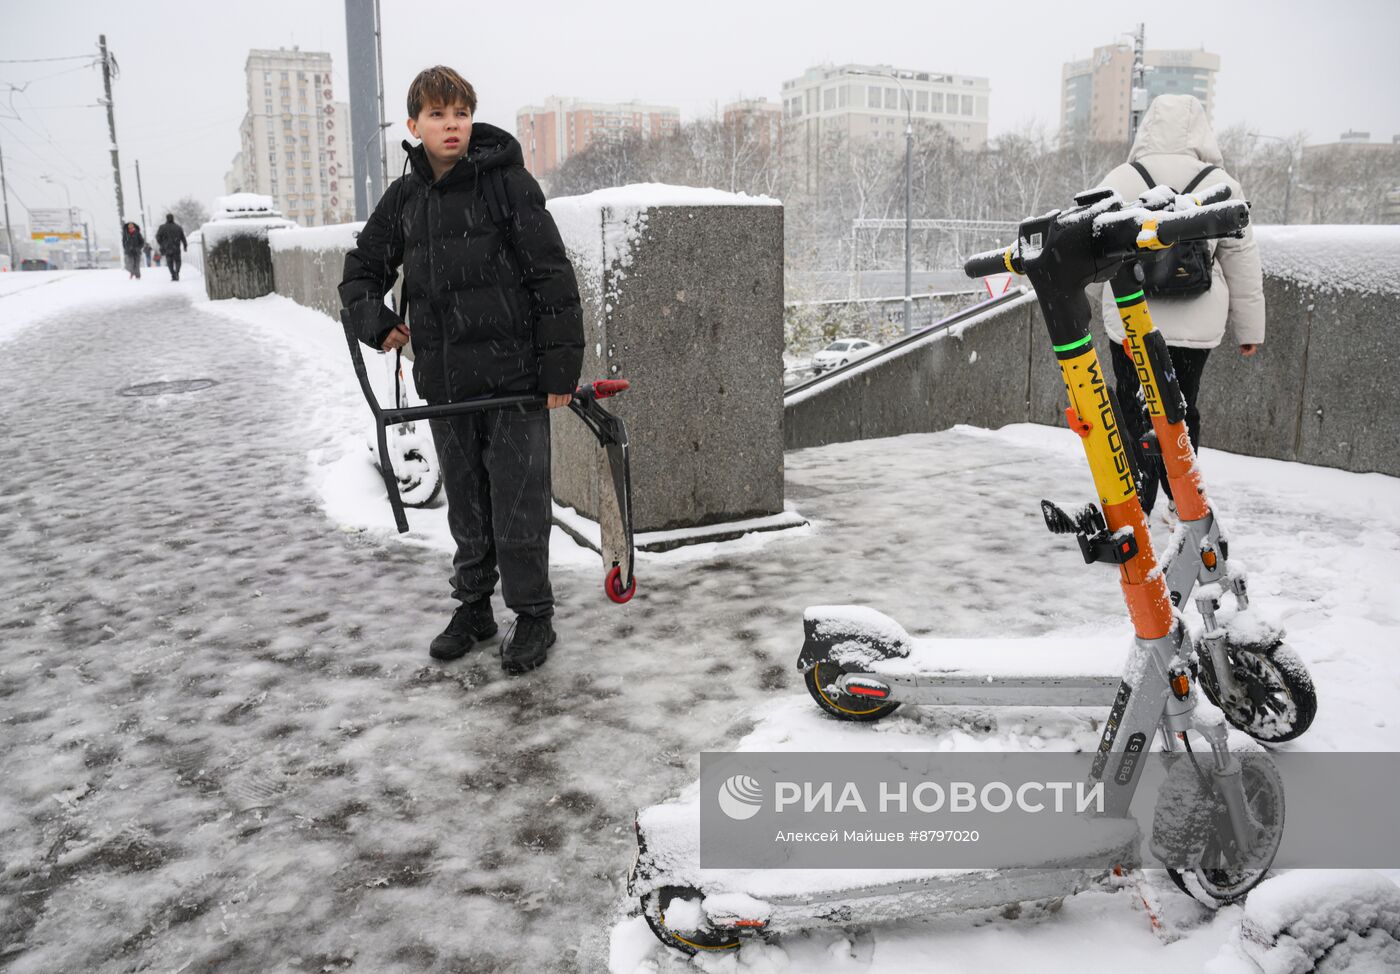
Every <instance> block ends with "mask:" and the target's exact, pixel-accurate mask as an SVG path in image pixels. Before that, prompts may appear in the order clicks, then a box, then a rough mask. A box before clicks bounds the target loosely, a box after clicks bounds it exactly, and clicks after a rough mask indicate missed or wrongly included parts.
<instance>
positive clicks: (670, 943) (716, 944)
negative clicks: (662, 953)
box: [642, 886, 739, 955]
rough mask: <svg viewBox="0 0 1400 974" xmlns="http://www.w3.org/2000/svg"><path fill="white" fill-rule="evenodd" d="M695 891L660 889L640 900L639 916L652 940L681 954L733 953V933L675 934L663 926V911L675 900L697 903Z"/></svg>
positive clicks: (736, 937)
mask: <svg viewBox="0 0 1400 974" xmlns="http://www.w3.org/2000/svg"><path fill="white" fill-rule="evenodd" d="M700 897H701V894H700V891H699V890H696V889H691V888H690V887H688V886H663V887H661V888H660V889H657V890H653V891H652V892H650V893H648V894H647V895H646V896H643V897H642V916H644V917H646V921H647V926H649V927H651V932H652V933H653V934H655V935H656V939H657V940H659V941H661V942H662V943H663V944H665V945H666V946H667V947H670V948H672V949H673V950H679V951H680V952H681V953H683V954H690V955H694V954H698V953H700V952H701V951H705V952H706V953H709V952H712V951H719V950H733V949H735V948H737V947H738V946H739V935H738V934H737V933H736V932H735V931H733V930H722V929H715V928H713V927H707V928H703V929H700V930H686V931H684V932H681V933H678V932H677V931H675V930H672V929H671V928H670V927H669V926H667V924H666V911H667V910H669V909H670V908H671V904H672V903H674V902H675V901H676V900H692V899H694V900H698V899H700Z"/></svg>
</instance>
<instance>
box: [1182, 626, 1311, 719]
mask: <svg viewBox="0 0 1400 974" xmlns="http://www.w3.org/2000/svg"><path fill="white" fill-rule="evenodd" d="M1227 653H1228V654H1229V658H1230V664H1231V668H1232V670H1233V673H1234V677H1235V683H1236V685H1237V686H1238V687H1239V688H1240V691H1241V692H1240V693H1236V694H1233V695H1231V696H1230V697H1229V698H1228V699H1222V697H1221V693H1220V687H1219V684H1218V683H1217V682H1216V679H1215V673H1214V672H1213V671H1212V670H1211V668H1210V667H1209V666H1206V667H1204V668H1203V670H1202V673H1201V689H1202V690H1204V691H1205V694H1206V698H1207V699H1208V700H1210V702H1211V703H1213V704H1215V705H1216V706H1217V707H1219V708H1220V710H1221V711H1222V712H1223V713H1224V714H1225V719H1226V720H1228V721H1229V722H1230V724H1231V725H1232V726H1234V727H1237V728H1239V729H1240V730H1242V731H1244V732H1245V733H1246V734H1248V735H1249V736H1250V737H1252V738H1254V739H1255V740H1256V741H1262V742H1264V743H1265V744H1279V743H1281V742H1283V741H1291V740H1293V739H1294V738H1295V737H1298V736H1299V735H1300V734H1302V733H1303V732H1304V731H1305V730H1307V729H1308V728H1309V727H1310V726H1312V722H1313V718H1314V717H1315V716H1317V691H1316V690H1315V689H1313V682H1312V677H1311V676H1309V675H1308V668H1307V666H1306V665H1305V664H1304V663H1303V661H1302V660H1301V659H1299V658H1298V654H1297V653H1295V652H1293V650H1291V649H1289V648H1288V647H1287V646H1285V645H1283V644H1282V643H1276V644H1275V645H1273V646H1270V647H1268V648H1262V647H1249V646H1242V645H1238V644H1232V645H1230V646H1229V647H1228V649H1227Z"/></svg>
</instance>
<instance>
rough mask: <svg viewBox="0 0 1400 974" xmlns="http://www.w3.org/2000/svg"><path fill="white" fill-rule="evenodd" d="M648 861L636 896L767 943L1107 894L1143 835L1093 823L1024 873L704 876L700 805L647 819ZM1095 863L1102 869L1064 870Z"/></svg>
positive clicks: (634, 880) (1120, 825) (1127, 822)
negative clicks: (1107, 878)
mask: <svg viewBox="0 0 1400 974" xmlns="http://www.w3.org/2000/svg"><path fill="white" fill-rule="evenodd" d="M637 829H638V835H639V843H638V844H639V849H640V850H641V851H640V853H639V857H638V861H637V863H636V865H635V866H634V867H633V872H632V875H631V877H629V889H630V891H631V892H632V894H633V895H635V896H644V895H646V894H647V893H649V892H650V891H652V890H654V889H657V888H660V887H663V886H669V887H685V888H690V889H695V890H700V891H702V896H703V899H702V908H703V910H704V912H705V914H706V916H707V917H708V919H709V920H710V921H711V923H713V924H714V925H715V926H717V927H735V926H738V927H750V928H761V929H763V930H764V931H765V933H782V932H788V931H794V930H806V929H811V928H813V927H820V926H824V925H836V926H849V925H851V924H865V923H880V922H884V921H890V920H896V919H899V918H901V917H908V916H911V915H917V916H937V915H944V914H947V915H951V914H957V913H964V912H967V911H969V910H980V909H989V908H994V907H995V908H1001V907H1005V906H1007V905H1008V904H1011V903H1028V902H1034V901H1036V900H1047V899H1055V898H1059V897H1063V896H1070V895H1073V894H1074V893H1077V892H1081V891H1083V890H1085V889H1088V888H1090V887H1092V886H1094V885H1095V884H1097V883H1098V882H1099V881H1100V880H1101V879H1102V878H1103V876H1104V875H1105V874H1107V873H1108V872H1109V871H1110V870H1111V869H1112V867H1113V866H1114V865H1119V864H1121V865H1125V866H1131V865H1135V864H1136V862H1137V859H1138V856H1139V852H1138V846H1139V842H1140V833H1139V830H1138V827H1137V824H1136V822H1135V821H1133V820H1131V819H1106V818H1099V819H1094V820H1092V821H1086V823H1085V831H1084V835H1083V839H1082V842H1081V845H1080V847H1079V848H1076V849H1068V848H1060V849H1057V850H1056V851H1055V852H1054V853H1053V854H1047V857H1046V861H1045V862H1042V863H1037V864H1035V865H1033V866H1031V867H1029V868H1017V869H1007V868H1000V869H829V870H825V869H818V870H814V869H702V868H700V866H699V807H698V801H696V800H690V801H687V800H684V799H682V800H681V801H678V802H673V803H667V804H663V805H654V806H652V807H650V808H647V809H644V810H642V811H641V812H639V813H638V816H637ZM1072 860H1073V861H1078V862H1080V863H1082V862H1084V861H1085V860H1093V861H1098V862H1100V863H1102V866H1098V867H1092V868H1089V867H1084V866H1082V865H1079V866H1068V865H1062V863H1066V862H1069V861H1072Z"/></svg>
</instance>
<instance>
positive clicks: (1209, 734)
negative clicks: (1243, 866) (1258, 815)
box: [1196, 720, 1257, 856]
mask: <svg viewBox="0 0 1400 974" xmlns="http://www.w3.org/2000/svg"><path fill="white" fill-rule="evenodd" d="M1196 730H1197V732H1199V733H1200V735H1201V736H1202V737H1204V738H1205V739H1206V740H1207V741H1208V742H1209V744H1210V751H1211V760H1212V765H1213V766H1212V768H1211V778H1212V780H1213V781H1214V782H1215V790H1216V792H1217V793H1218V794H1219V795H1220V799H1221V801H1223V802H1224V803H1225V813H1226V815H1228V816H1229V819H1230V834H1231V835H1232V836H1233V837H1234V839H1235V848H1236V849H1237V850H1238V852H1239V854H1240V855H1241V856H1248V855H1249V854H1250V853H1252V852H1253V851H1254V847H1255V845H1256V841H1257V837H1256V834H1255V827H1254V823H1253V821H1252V820H1251V819H1250V815H1249V804H1248V802H1247V801H1246V800H1245V794H1244V777H1243V772H1242V766H1241V765H1240V760H1239V758H1237V757H1235V755H1233V754H1231V753H1230V747H1229V738H1230V731H1229V729H1228V728H1227V727H1226V726H1225V722H1224V721H1221V720H1217V721H1214V722H1211V723H1206V722H1205V721H1203V720H1198V721H1196Z"/></svg>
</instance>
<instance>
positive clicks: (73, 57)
mask: <svg viewBox="0 0 1400 974" xmlns="http://www.w3.org/2000/svg"><path fill="white" fill-rule="evenodd" d="M89 60H92V55H91V54H70V55H69V56H68V57H18V58H0V64H43V63H44V62H46V61H89Z"/></svg>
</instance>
